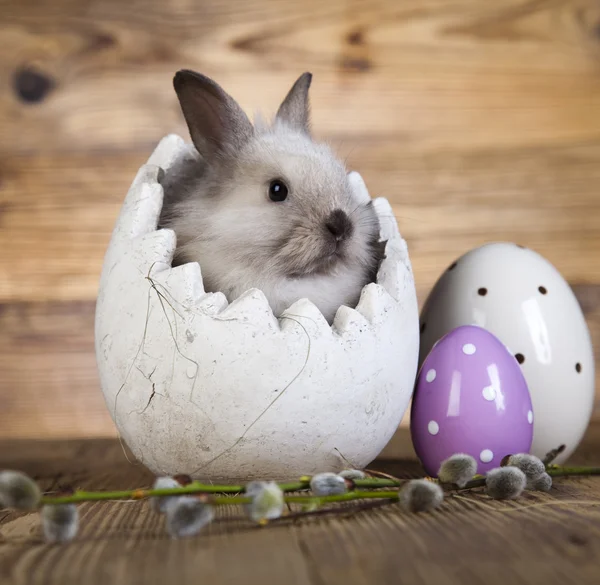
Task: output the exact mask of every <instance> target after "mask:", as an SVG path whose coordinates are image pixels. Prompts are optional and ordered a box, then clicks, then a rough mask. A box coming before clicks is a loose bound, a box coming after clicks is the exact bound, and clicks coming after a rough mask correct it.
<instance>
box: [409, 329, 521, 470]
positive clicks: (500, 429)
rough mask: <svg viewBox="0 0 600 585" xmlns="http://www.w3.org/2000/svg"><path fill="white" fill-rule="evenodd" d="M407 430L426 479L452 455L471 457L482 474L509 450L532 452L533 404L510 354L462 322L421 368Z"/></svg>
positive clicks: (489, 336)
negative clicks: (463, 454) (426, 475)
mask: <svg viewBox="0 0 600 585" xmlns="http://www.w3.org/2000/svg"><path fill="white" fill-rule="evenodd" d="M410 430H411V436H412V441H413V445H414V448H415V451H416V454H417V456H418V457H419V459H420V460H421V463H422V465H423V467H424V468H425V472H426V473H427V474H428V475H430V476H431V477H437V474H438V471H439V468H440V464H441V463H442V461H444V459H446V458H448V457H450V456H451V455H453V454H455V453H466V454H468V455H471V456H472V457H474V458H475V460H476V461H477V472H478V473H480V474H482V475H484V474H485V473H487V471H489V470H490V469H493V468H494V467H498V466H499V465H500V463H501V461H502V459H503V458H504V457H505V456H506V455H511V454H514V453H529V451H530V449H531V443H532V440H533V409H532V405H531V397H530V394H529V389H528V387H527V383H526V381H525V378H524V376H523V374H522V372H521V368H520V367H519V364H518V363H517V361H516V360H515V358H514V356H513V355H512V354H511V353H510V352H509V351H508V349H507V348H506V347H505V346H504V344H503V343H502V342H501V341H500V340H499V339H498V338H497V337H496V336H494V335H493V334H492V333H490V332H489V331H487V330H486V329H483V328H482V327H477V326H474V325H465V326H461V327H457V328H456V329H453V330H452V331H450V332H449V333H447V334H446V335H444V337H442V338H441V339H440V340H438V342H437V343H436V344H435V345H434V346H433V348H432V349H431V351H430V353H429V354H428V356H427V357H426V359H425V360H424V362H423V365H422V367H421V369H420V370H419V374H418V376H417V381H416V386H415V392H414V395H413V402H412V407H411V421H410Z"/></svg>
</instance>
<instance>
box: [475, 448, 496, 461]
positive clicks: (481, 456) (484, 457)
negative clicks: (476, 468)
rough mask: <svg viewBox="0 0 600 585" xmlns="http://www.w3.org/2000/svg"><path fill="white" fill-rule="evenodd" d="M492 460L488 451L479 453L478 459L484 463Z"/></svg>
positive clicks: (491, 454)
mask: <svg viewBox="0 0 600 585" xmlns="http://www.w3.org/2000/svg"><path fill="white" fill-rule="evenodd" d="M493 458H494V454H493V453H492V452H491V451H490V450H489V449H484V450H483V451H482V452H481V453H479V459H481V460H482V461H483V462H484V463H489V462H490V461H491V460H492V459H493Z"/></svg>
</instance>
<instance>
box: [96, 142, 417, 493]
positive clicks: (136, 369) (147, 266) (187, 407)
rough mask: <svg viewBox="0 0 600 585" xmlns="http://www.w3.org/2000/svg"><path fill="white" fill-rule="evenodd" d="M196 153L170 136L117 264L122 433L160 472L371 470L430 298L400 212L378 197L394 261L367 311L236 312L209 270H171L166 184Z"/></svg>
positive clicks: (113, 325) (408, 377) (367, 297)
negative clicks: (416, 277)
mask: <svg viewBox="0 0 600 585" xmlns="http://www.w3.org/2000/svg"><path fill="white" fill-rule="evenodd" d="M187 148H188V146H187V145H186V144H185V143H184V142H183V140H182V139H181V138H179V137H177V136H169V137H166V138H165V139H164V140H163V141H162V142H161V143H160V145H159V146H158V148H157V149H156V151H155V152H154V154H153V155H152V156H151V157H150V160H149V162H148V164H146V165H144V166H143V167H142V168H141V169H140V171H139V172H138V175H137V177H136V178H135V180H134V182H133V184H132V186H131V189H130V191H129V193H128V195H127V198H126V200H125V202H124V205H123V208H122V210H121V213H120V215H119V218H118V220H117V222H116V225H115V228H114V232H113V235H112V239H111V242H110V244H109V247H108V250H107V253H106V257H105V261H104V266H103V270H102V277H101V282H100V290H99V296H98V302H97V309H96V355H97V361H98V368H99V372H100V380H101V386H102V391H103V393H104V397H105V400H106V404H107V407H108V409H109V411H110V414H111V415H112V417H113V420H114V421H115V424H116V426H117V428H118V430H119V433H120V434H121V436H122V438H123V439H124V441H125V442H126V443H127V445H128V446H129V447H130V448H131V450H132V451H133V453H134V455H135V456H136V457H137V458H138V459H139V460H140V461H141V462H142V463H143V464H144V465H146V466H147V467H148V468H150V469H151V470H152V471H153V472H154V473H156V474H160V475H168V474H174V473H188V474H191V475H193V476H195V477H204V478H211V479H223V480H232V481H233V480H240V479H241V480H250V479H257V478H260V479H284V478H292V477H297V476H299V475H302V474H305V473H306V474H312V473H315V472H318V471H340V470H342V469H343V468H345V467H347V466H348V464H349V463H351V464H352V466H353V467H356V468H362V467H363V466H365V465H367V464H368V463H369V462H370V461H372V460H373V459H374V458H375V457H376V456H377V455H378V454H379V452H380V451H381V450H382V449H383V447H384V446H385V445H386V444H387V442H388V441H389V439H390V438H391V437H392V435H393V434H394V432H395V431H396V429H397V427H398V425H399V423H400V421H401V419H402V417H403V415H404V413H405V411H406V408H407V406H408V403H409V400H410V397H411V394H412V390H413V386H414V381H415V377H416V371H417V360H418V343H419V331H418V305H417V298H416V293H415V287H414V281H413V275H412V270H411V266H410V260H409V257H408V252H407V248H406V243H405V242H404V240H403V239H402V238H401V237H400V234H399V233H398V230H397V228H393V229H392V227H391V222H389V221H387V218H389V216H390V215H391V214H392V211H391V209H390V206H389V204H388V203H387V201H385V200H384V199H377V200H375V201H374V203H375V208H376V210H377V213H378V214H379V215H380V216H381V217H386V221H385V222H383V225H384V226H385V232H383V229H382V234H383V235H384V236H385V239H388V243H387V245H386V258H385V260H384V261H383V263H382V265H381V268H380V270H379V274H378V277H377V282H376V283H372V284H369V285H367V286H366V287H365V288H364V289H363V291H362V295H361V298H360V302H359V304H358V306H357V307H356V308H350V307H340V309H339V310H338V313H337V315H336V318H335V320H334V323H333V325H332V326H330V325H329V324H328V323H327V321H326V320H325V319H324V317H323V315H322V314H321V313H320V312H319V311H318V309H317V308H316V307H315V306H314V305H313V304H312V303H310V302H309V301H307V300H305V299H304V300H302V299H301V300H299V301H298V302H296V303H295V304H294V305H293V306H292V307H290V308H289V309H288V310H287V311H286V312H285V313H284V315H283V316H282V317H281V318H280V319H276V318H275V317H274V315H273V312H272V311H271V308H270V307H269V304H268V302H267V299H266V298H265V295H264V294H263V293H262V292H261V291H260V290H256V289H254V290H249V291H247V292H246V293H245V294H243V295H242V296H241V297H240V298H238V299H235V300H233V302H232V303H231V304H228V302H227V299H226V298H225V296H224V295H223V294H221V293H215V294H207V293H205V292H204V288H203V284H202V276H201V267H200V266H199V265H198V264H197V263H190V264H186V265H183V266H180V267H177V268H172V267H171V259H172V257H173V252H174V249H175V243H176V242H175V234H174V233H173V232H172V231H170V230H160V231H156V225H157V220H158V217H159V215H160V210H161V206H162V196H163V192H162V187H161V186H160V184H159V181H158V177H159V175H160V169H161V168H162V169H168V168H169V167H170V165H172V164H173V162H174V161H176V160H177V159H178V157H179V156H184V155H185V152H186V150H187ZM359 179H360V178H359V177H357V176H354V177H353V184H354V185H355V186H356V187H357V188H361V189H362V188H363V186H364V183H362V180H359ZM363 191H364V189H363ZM361 193H362V194H363V195H364V193H363V192H362V191H361Z"/></svg>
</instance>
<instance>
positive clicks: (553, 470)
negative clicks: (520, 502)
mask: <svg viewBox="0 0 600 585" xmlns="http://www.w3.org/2000/svg"><path fill="white" fill-rule="evenodd" d="M546 472H547V473H548V475H549V476H550V477H569V476H573V475H580V476H586V475H587V476H592V475H600V467H558V466H551V467H549V468H548V469H546ZM436 481H437V480H436ZM484 486H485V477H480V478H477V479H473V480H471V481H470V482H469V483H467V485H465V487H463V488H459V487H456V486H448V487H447V489H449V490H451V491H461V490H470V489H474V488H478V487H484ZM444 487H446V486H444Z"/></svg>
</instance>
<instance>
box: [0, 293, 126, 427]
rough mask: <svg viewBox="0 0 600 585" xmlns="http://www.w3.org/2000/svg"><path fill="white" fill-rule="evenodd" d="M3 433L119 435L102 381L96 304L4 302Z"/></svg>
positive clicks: (0, 332)
mask: <svg viewBox="0 0 600 585" xmlns="http://www.w3.org/2000/svg"><path fill="white" fill-rule="evenodd" d="M0 371H1V372H2V376H0V412H1V413H2V415H1V417H0V418H1V423H0V437H53V436H61V437H65V436H67V437H69V436H71V437H82V436H105V435H109V436H115V433H116V431H115V428H114V425H113V423H112V420H111V418H110V416H109V414H108V410H107V408H106V406H105V403H104V399H103V397H102V393H101V392H100V386H99V381H98V370H97V367H96V358H95V353H94V303H91V302H80V303H78V302H72V303H48V304H44V303H42V304H26V303H21V304H19V303H15V304H10V305H0Z"/></svg>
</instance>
